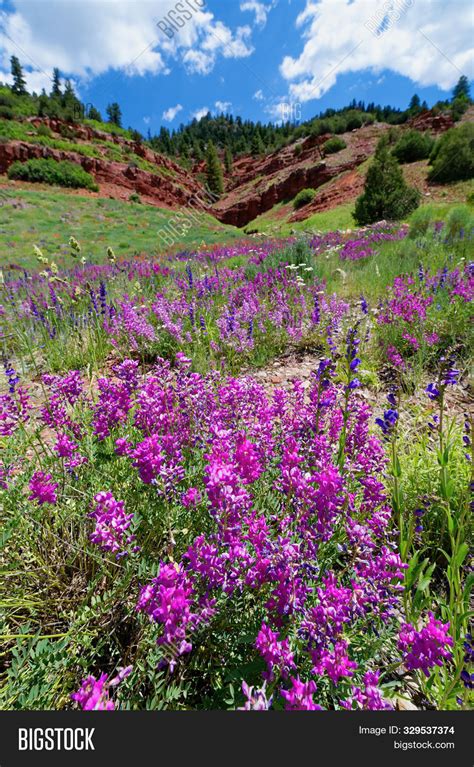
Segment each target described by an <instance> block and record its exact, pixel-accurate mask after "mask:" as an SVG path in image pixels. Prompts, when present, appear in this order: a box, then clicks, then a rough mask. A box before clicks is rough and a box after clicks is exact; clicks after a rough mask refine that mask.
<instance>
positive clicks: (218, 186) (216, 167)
mask: <svg viewBox="0 0 474 767" xmlns="http://www.w3.org/2000/svg"><path fill="white" fill-rule="evenodd" d="M206 182H207V187H208V189H209V191H210V192H212V193H213V194H215V195H216V196H217V197H220V196H221V194H222V192H223V191H224V179H223V177H222V167H221V164H220V161H219V157H218V154H217V150H216V147H215V146H214V144H213V143H212V141H210V142H209V144H208V147H207V162H206Z"/></svg>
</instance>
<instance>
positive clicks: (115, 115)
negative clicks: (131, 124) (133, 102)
mask: <svg viewBox="0 0 474 767" xmlns="http://www.w3.org/2000/svg"><path fill="white" fill-rule="evenodd" d="M105 111H106V112H107V117H108V118H109V123H113V124H114V125H118V127H119V128H121V127H122V110H121V109H120V106H119V105H118V104H117V102H116V101H114V102H113V103H112V104H109V105H108V106H107V109H106V110H105Z"/></svg>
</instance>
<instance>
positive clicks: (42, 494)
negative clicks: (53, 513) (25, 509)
mask: <svg viewBox="0 0 474 767" xmlns="http://www.w3.org/2000/svg"><path fill="white" fill-rule="evenodd" d="M52 479H53V478H52V476H51V474H46V473H45V472H44V471H36V472H35V473H34V474H33V476H32V477H31V479H30V490H31V495H29V496H28V500H29V501H37V502H38V503H39V504H40V505H42V504H43V503H50V504H53V505H54V504H55V503H56V500H57V496H56V488H57V486H58V483H57V482H53V481H52Z"/></svg>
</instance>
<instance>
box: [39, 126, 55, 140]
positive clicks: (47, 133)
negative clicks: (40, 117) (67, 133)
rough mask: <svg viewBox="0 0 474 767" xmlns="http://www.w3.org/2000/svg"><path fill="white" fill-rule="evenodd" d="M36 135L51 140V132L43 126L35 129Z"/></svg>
mask: <svg viewBox="0 0 474 767" xmlns="http://www.w3.org/2000/svg"><path fill="white" fill-rule="evenodd" d="M36 133H37V134H38V136H47V137H48V138H51V136H52V133H51V130H50V129H49V128H48V126H47V125H44V124H41V125H38V127H37V128H36Z"/></svg>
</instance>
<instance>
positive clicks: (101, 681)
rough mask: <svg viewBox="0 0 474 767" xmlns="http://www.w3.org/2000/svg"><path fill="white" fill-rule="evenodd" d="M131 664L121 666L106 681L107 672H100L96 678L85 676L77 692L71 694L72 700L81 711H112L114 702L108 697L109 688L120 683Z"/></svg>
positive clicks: (126, 674) (129, 670)
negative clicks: (115, 673) (111, 677)
mask: <svg viewBox="0 0 474 767" xmlns="http://www.w3.org/2000/svg"><path fill="white" fill-rule="evenodd" d="M132 668H133V667H132V666H127V667H126V668H121V669H119V670H118V673H117V675H116V676H115V677H114V678H113V679H111V680H110V681H108V676H107V674H101V675H100V677H99V678H98V679H96V678H95V677H94V676H88V677H86V678H85V679H84V680H83V681H82V683H81V686H80V688H79V690H78V691H77V692H73V693H72V695H71V698H72V700H74V701H75V702H76V703H78V704H79V706H80V708H81V709H82V710H83V711H114V709H115V704H114V702H113V700H111V699H110V698H109V688H110V687H115V686H116V685H118V684H120V682H122V681H123V680H124V679H125V677H127V676H128V675H129V674H130V673H131V671H132Z"/></svg>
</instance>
